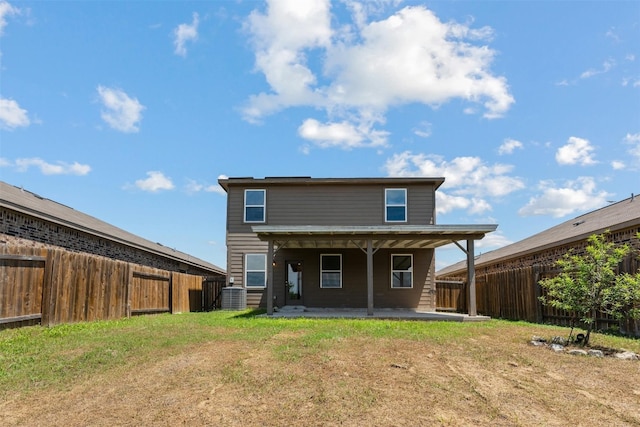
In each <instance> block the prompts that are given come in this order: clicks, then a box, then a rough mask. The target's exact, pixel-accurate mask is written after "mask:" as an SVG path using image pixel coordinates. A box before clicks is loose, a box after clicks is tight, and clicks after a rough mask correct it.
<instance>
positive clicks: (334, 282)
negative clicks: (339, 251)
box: [320, 254, 342, 288]
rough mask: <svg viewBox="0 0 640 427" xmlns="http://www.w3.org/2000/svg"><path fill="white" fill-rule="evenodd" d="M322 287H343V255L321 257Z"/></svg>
mask: <svg viewBox="0 0 640 427" xmlns="http://www.w3.org/2000/svg"><path fill="white" fill-rule="evenodd" d="M320 287H321V288H341V287H342V255H324V254H323V255H320Z"/></svg>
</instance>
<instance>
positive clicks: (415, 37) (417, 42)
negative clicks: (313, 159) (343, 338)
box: [243, 0, 514, 147]
mask: <svg viewBox="0 0 640 427" xmlns="http://www.w3.org/2000/svg"><path fill="white" fill-rule="evenodd" d="M390 3H392V4H394V5H395V4H396V3H395V2H390ZM377 5H378V6H379V5H385V3H378V4H377ZM347 6H348V7H349V9H350V10H351V11H352V14H353V16H352V19H353V21H352V23H353V24H354V25H343V23H336V24H335V29H334V27H332V25H331V24H332V21H331V18H332V16H331V13H330V3H329V1H328V0H324V1H320V0H318V1H313V2H300V1H297V0H272V1H270V2H269V4H268V7H267V10H266V12H265V13H261V12H259V11H257V10H256V11H253V12H252V13H251V15H250V17H249V19H248V21H247V24H246V29H247V30H248V31H249V32H250V34H251V35H252V40H253V45H254V49H255V58H256V62H255V66H256V70H257V71H259V72H261V73H263V74H264V76H265V78H266V81H267V83H268V85H269V88H270V91H268V92H262V93H259V94H256V95H253V96H251V97H250V98H249V100H248V102H247V104H246V105H245V107H244V109H243V113H244V118H245V119H246V120H248V121H250V122H259V121H260V120H261V119H262V118H264V117H265V116H267V115H269V114H273V113H275V112H277V111H279V110H282V109H285V108H290V107H297V106H312V107H315V108H318V109H322V110H324V111H325V112H326V114H327V116H328V120H326V124H325V125H322V126H323V127H325V128H327V129H323V131H324V132H327V133H329V134H330V138H328V139H322V140H321V141H323V142H324V143H325V144H324V145H323V146H337V145H344V146H347V147H349V146H354V145H353V144H354V140H355V139H357V138H358V137H357V136H355V135H348V137H347V138H334V135H335V133H336V132H337V131H338V130H339V129H338V128H337V127H336V126H334V125H336V124H338V125H339V127H343V128H350V129H352V130H353V129H362V128H363V127H364V128H367V129H372V128H373V125H374V124H376V123H384V121H385V117H384V115H385V113H386V111H387V110H388V109H389V108H392V107H394V106H398V105H403V104H413V103H420V104H423V105H428V106H431V107H433V108H437V107H438V106H440V105H442V104H444V103H446V102H448V101H450V100H452V99H456V98H459V99H463V100H465V101H467V102H470V103H473V104H481V105H483V106H484V108H485V112H484V116H485V117H487V118H496V117H500V116H502V115H503V114H505V113H506V112H507V111H508V109H509V108H510V106H511V104H512V103H513V102H514V100H513V97H512V96H511V94H510V93H509V89H508V86H507V82H506V79H505V78H504V77H496V76H494V75H492V74H491V72H490V69H489V68H490V65H491V63H492V61H493V58H494V56H495V51H493V50H492V49H490V48H489V47H487V46H486V44H479V43H476V42H477V41H486V40H488V39H489V38H490V37H491V35H492V30H491V29H490V28H489V27H484V28H480V29H473V28H471V27H470V26H469V25H466V24H458V23H455V22H441V21H440V20H439V19H438V17H437V16H436V15H435V14H434V13H433V12H431V11H430V10H428V9H426V8H425V7H406V8H404V9H402V10H400V11H398V12H396V13H395V14H394V15H392V16H389V17H387V18H386V19H383V20H380V21H370V22H368V21H367V19H368V16H369V13H370V12H371V10H372V8H371V4H369V3H366V4H362V3H358V2H347ZM376 12H378V10H376ZM310 57H313V59H314V61H313V62H311V61H309V58H310ZM316 60H317V61H316ZM316 62H319V63H320V66H319V68H322V71H321V72H322V74H321V75H319V74H318V73H319V72H320V71H319V70H318V71H316V70H314V69H312V67H311V66H310V65H309V64H310V63H314V64H315V63H316ZM309 120H313V121H311V122H310V121H309ZM346 122H349V123H346ZM305 123H306V125H305ZM305 123H303V125H301V128H303V129H304V127H305V126H310V125H313V124H315V125H317V124H319V123H320V120H318V119H315V118H309V119H307V121H306V122H305ZM316 128H317V131H318V132H320V128H319V126H316ZM380 132H384V131H375V132H369V133H367V132H362V131H360V133H359V135H360V136H364V137H365V138H366V139H365V140H361V141H359V142H358V143H357V146H375V145H378V143H379V141H380V139H379V138H380ZM384 134H385V135H386V132H384ZM305 135H307V134H301V136H302V137H303V138H305ZM309 135H310V136H311V137H316V136H317V133H316V132H311V133H310V134H309ZM369 138H374V139H375V140H367V139H369ZM312 141H314V142H317V141H318V140H316V139H312Z"/></svg>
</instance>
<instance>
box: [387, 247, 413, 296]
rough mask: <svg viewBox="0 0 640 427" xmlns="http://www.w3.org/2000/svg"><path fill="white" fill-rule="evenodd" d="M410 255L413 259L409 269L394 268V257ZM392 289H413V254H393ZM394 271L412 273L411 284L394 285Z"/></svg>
mask: <svg viewBox="0 0 640 427" xmlns="http://www.w3.org/2000/svg"><path fill="white" fill-rule="evenodd" d="M400 256H402V257H409V258H410V259H411V266H410V267H409V269H408V270H394V269H393V265H394V264H393V258H394V257H400ZM390 267H391V289H413V254H391V266H390ZM394 273H411V286H409V287H406V286H394V284H393V275H394Z"/></svg>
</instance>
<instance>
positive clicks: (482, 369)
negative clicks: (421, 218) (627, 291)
mask: <svg viewBox="0 0 640 427" xmlns="http://www.w3.org/2000/svg"><path fill="white" fill-rule="evenodd" d="M257 313H258V312H254V311H244V312H229V311H219V312H212V313H190V314H180V315H157V316H140V317H134V318H131V319H123V320H119V321H103V322H93V323H79V324H71V325H60V326H56V327H52V328H42V327H38V326H35V327H26V328H21V329H11V330H4V331H1V332H0V399H1V400H2V401H6V402H7V403H5V406H4V407H3V409H5V410H7V414H9V415H6V419H3V418H2V417H3V416H2V415H0V424H5V425H6V424H8V425H11V424H12V422H13V423H14V424H16V425H18V424H20V423H36V424H38V423H42V422H45V421H46V422H47V423H50V424H52V425H57V423H58V422H59V423H60V425H63V424H68V425H83V424H84V423H86V422H87V419H86V414H85V415H84V416H85V418H78V419H75V422H74V418H73V417H72V415H73V414H74V409H73V408H77V407H81V406H82V405H81V404H80V403H78V402H77V401H75V400H77V399H81V401H82V402H85V401H84V400H82V399H86V394H87V393H89V394H96V395H98V394H101V391H100V390H120V391H119V392H118V397H117V399H116V398H114V397H113V396H111V397H109V398H108V400H107V401H105V402H102V403H101V405H102V406H105V405H108V404H111V403H113V402H114V399H116V400H118V401H119V399H121V398H122V399H125V397H123V396H121V394H123V393H124V394H127V393H129V392H130V393H132V395H131V396H129V397H128V399H129V400H130V401H131V400H135V399H136V398H137V396H140V395H144V394H145V393H148V394H149V396H151V397H150V398H149V399H150V400H151V402H149V405H150V406H149V407H147V408H146V409H144V408H143V409H141V408H140V405H138V406H137V407H136V408H137V409H136V411H135V413H133V414H130V417H133V419H135V420H136V422H142V423H145V422H147V421H149V419H146V418H141V417H143V416H144V414H159V413H162V414H164V415H166V416H167V417H169V418H168V419H170V420H172V422H176V423H177V422H193V421H194V420H193V419H191V418H189V417H190V416H191V415H190V414H191V412H188V413H184V414H182V415H179V414H181V413H180V412H175V411H174V412H168V413H166V414H165V412H164V409H163V408H164V407H163V406H162V405H161V404H160V403H158V402H156V401H155V400H154V396H158V395H166V394H167V393H171V395H172V396H174V397H173V399H175V402H176V403H175V404H176V405H178V406H179V407H182V406H181V405H189V403H187V402H190V401H191V400H193V399H194V398H195V397H197V398H199V399H201V404H203V403H202V402H207V401H208V402H210V403H211V404H212V405H213V402H215V408H227V409H225V410H226V411H227V412H224V411H223V412H220V411H221V410H220V411H218V410H217V409H216V410H214V409H210V410H209V411H208V412H207V411H205V412H203V413H205V415H206V414H208V415H209V416H210V417H214V418H212V419H218V418H215V417H218V416H219V417H222V416H223V415H224V414H226V417H227V418H220V419H218V420H219V421H221V420H226V421H228V423H227V424H228V425H243V423H242V422H241V421H243V420H244V421H245V422H246V423H247V424H246V425H254V424H253V422H252V421H251V420H254V421H255V422H256V423H257V424H260V422H259V420H260V419H261V418H259V414H260V411H259V410H257V409H256V412H255V413H254V412H252V410H251V409H250V408H251V407H252V406H249V407H248V408H244V409H243V411H244V412H243V414H242V417H240V416H239V415H237V414H235V412H234V411H235V410H236V409H235V408H234V409H231V408H230V407H228V405H230V403H229V402H227V401H226V400H225V399H231V398H233V399H243V400H242V401H243V402H245V401H256V402H263V404H264V405H267V406H269V405H271V406H270V407H278V408H280V405H282V404H284V403H283V402H291V403H290V404H291V405H293V407H295V408H296V409H295V410H292V409H291V408H289V409H287V408H288V406H285V407H283V408H280V409H279V411H280V412H278V413H279V414H280V418H279V419H281V420H287V419H288V418H287V417H290V416H291V417H292V416H294V415H295V418H291V420H290V421H291V422H293V421H295V420H298V421H300V420H303V421H304V420H306V421H307V422H310V424H307V425H316V424H317V423H316V424H314V422H312V421H314V420H315V421H317V422H319V424H318V425H320V424H324V425H326V424H329V425H330V424H333V423H336V424H343V425H358V423H356V422H355V421H356V420H357V421H359V422H369V423H374V424H375V423H376V421H380V424H379V425H385V424H387V423H386V422H385V421H384V420H386V417H391V416H392V414H393V413H396V416H397V417H399V418H397V419H396V420H397V424H395V425H411V423H410V421H411V419H415V417H423V418H424V420H427V421H428V422H430V423H431V422H435V423H436V424H438V423H439V424H441V425H465V423H467V422H469V421H470V420H476V421H477V425H492V424H493V423H494V422H496V420H497V421H500V422H498V423H497V424H498V425H500V424H502V425H544V424H545V422H542V423H541V424H536V423H529V422H528V421H527V419H526V414H527V413H528V412H529V411H530V410H537V411H541V413H543V414H546V415H544V416H543V418H541V419H542V420H543V421H544V420H547V422H548V423H550V424H554V423H555V422H556V421H557V422H560V421H563V420H564V418H562V416H560V412H558V411H562V410H565V409H566V408H563V407H562V405H566V404H572V403H571V402H574V403H576V402H577V403H581V402H580V399H585V402H582V404H583V407H584V408H585V409H587V410H588V409H589V408H592V409H593V408H600V413H599V414H598V416H597V417H595V418H594V419H593V423H592V424H591V425H599V424H598V423H599V421H598V420H600V421H602V420H605V421H606V420H607V419H609V418H608V417H613V418H611V419H612V420H614V421H616V422H618V423H619V425H627V424H628V425H632V424H633V423H634V422H635V421H638V422H640V415H638V416H637V417H636V418H634V416H633V415H628V414H626V415H625V410H624V405H623V406H622V407H618V406H619V405H620V403H619V402H618V403H611V402H609V401H608V400H606V401H600V402H599V403H593V402H591V400H592V399H589V398H587V397H579V398H578V400H577V401H576V400H575V399H574V400H568V401H565V402H562V401H561V400H562V399H560V397H559V396H556V395H555V394H556V393H559V394H560V395H561V394H562V393H565V394H566V393H570V392H572V391H573V392H575V390H582V391H581V393H583V395H586V394H585V393H587V394H589V395H592V396H593V395H598V394H599V393H600V392H602V393H609V394H612V393H613V394H612V395H613V396H615V395H616V393H614V392H615V391H616V390H618V389H619V388H620V387H621V383H620V382H619V381H616V380H615V378H616V375H617V374H616V373H617V372H620V373H621V374H620V375H623V376H626V380H627V381H629V384H631V385H630V386H628V387H631V389H630V390H627V392H628V393H627V394H628V395H629V396H630V399H631V400H630V401H629V402H630V403H629V404H630V405H632V404H633V402H634V400H633V398H634V395H633V393H637V395H636V396H635V399H636V400H635V402H640V391H639V390H638V389H640V386H633V384H637V383H638V380H640V363H638V362H628V361H619V360H615V359H608V360H604V359H600V360H596V359H595V358H586V357H576V356H568V355H564V354H562V355H558V354H554V353H553V352H552V351H551V350H548V349H541V348H535V347H533V346H531V345H530V344H529V343H528V341H529V340H530V339H531V336H532V335H541V336H544V337H548V338H550V337H552V336H556V335H559V336H567V334H568V329H566V328H559V327H552V326H544V325H535V324H527V323H522V322H507V321H499V320H492V321H489V322H479V323H473V322H471V323H459V322H422V321H391V320H345V319H269V318H264V317H256V316H255V315H256V314H257ZM592 345H599V346H605V347H614V348H624V349H627V350H631V351H635V352H637V353H640V341H639V340H637V339H629V338H623V337H615V336H606V335H601V334H595V335H594V336H593V338H592ZM196 366H197V367H198V369H196ZM177 372H179V374H176V373H177ZM593 372H600V373H599V374H598V375H599V379H598V382H596V383H597V384H596V383H594V388H593V389H590V388H589V387H590V386H588V384H578V383H576V381H578V382H579V381H581V380H580V379H575V378H573V377H574V376H580V375H583V376H585V377H588V376H589V375H594V374H593ZM622 372H626V373H622ZM143 373H144V374H143ZM150 377H156V378H157V379H158V381H160V382H161V383H162V384H161V385H162V388H161V389H157V390H156V387H159V385H157V384H155V383H153V381H152V380H151V379H149V378H150ZM178 378H179V379H180V380H179V381H178ZM550 378H551V379H553V378H563V379H564V380H558V384H554V383H550V384H547V382H548V381H547V380H549V379H550ZM567 378H569V380H568V381H567ZM161 379H162V380H161ZM497 379H499V380H500V381H497ZM496 381H497V382H496ZM541 381H542V382H541ZM127 382H130V383H131V384H137V388H136V387H124V386H120V385H118V384H126V383H127ZM174 382H175V383H174ZM493 382H495V384H492V383H493ZM212 384H217V385H215V386H213V385H212ZM544 384H547V385H548V387H547V386H545V385H544ZM121 387H123V388H122V389H121ZM218 387H220V388H218ZM633 387H635V388H633ZM152 389H154V390H156V391H155V392H152V391H151V390H152ZM205 389H211V390H220V395H219V396H218V395H217V393H214V392H213V391H209V392H207V393H205ZM274 390H277V393H275V392H274ZM393 390H405V392H407V393H408V394H407V395H406V396H402V398H401V399H400V400H398V401H396V400H395V399H398V398H399V397H398V396H397V395H395V394H393V396H388V394H389V393H392V391H393ZM80 391H81V392H80ZM520 392H521V393H522V398H523V400H522V401H518V399H514V397H513V396H518V395H519V394H518V393H520ZM514 393H515V394H514ZM547 393H548V396H547ZM629 393H630V394H629ZM205 395H206V396H208V397H206V399H205V398H204V396H205ZM307 395H308V396H307ZM16 396H19V397H20V398H19V399H18V398H17V397H16ZM43 396H46V397H47V402H48V403H47V404H48V405H49V406H45V408H48V409H45V410H43V412H42V413H41V414H39V415H34V414H31V413H27V411H26V409H24V408H26V407H27V406H28V405H35V404H42V403H41V401H40V399H43V398H44V397H43ZM52 396H53V398H54V399H56V398H57V399H59V400H57V402H58V403H56V404H54V403H51V399H52ZM82 396H85V397H82ZM211 396H215V397H211ZM278 396H279V397H278ZM303 396H304V397H303ZM420 396H422V398H425V396H429V399H431V400H430V401H432V403H433V408H431V409H433V411H431V410H429V411H427V410H426V409H421V407H420V404H417V403H416V402H420V401H421V400H420ZM507 396H511V397H510V398H506V397H507ZM526 396H528V397H526ZM580 396H582V395H580ZM505 398H506V400H505ZM612 398H614V397H612ZM105 399H107V397H105ZM149 399H147V400H149ZM202 399H204V400H202ZM207 399H209V400H207ZM416 399H417V400H416ZM450 399H456V400H455V402H456V403H455V404H453V403H452V401H451V400H450ZM460 399H462V400H460ZM464 399H467V400H468V402H467V403H468V405H465V401H464ZM527 399H531V401H530V402H529V401H528V400H527ZM615 399H618V397H615ZM74 401H75V403H74ZM125 401H126V399H125ZM39 402H40V403H39ZM61 402H65V403H61ZM96 402H97V401H96ZM172 402H173V401H172ZM385 402H387V403H385ZM536 402H537V403H536ZM294 403H295V404H294ZM591 403H592V406H589V404H591ZM623 403H624V401H623ZM67 404H68V405H70V406H69V407H67ZM84 404H86V405H89V403H86V402H85V403H84ZM95 404H96V405H97V404H98V403H95ZM114 404H115V403H114ZM23 405H24V406H23ZM79 405H80V406H79ZM287 405H288V404H287ZM406 405H409V407H410V408H412V409H406V408H405V410H404V412H403V415H398V414H397V411H398V410H399V408H401V407H404V406H406ZM531 405H533V406H532V407H530V406H531ZM593 405H594V406H593ZM625 405H626V403H625ZM467 407H468V408H469V410H468V411H467V410H466V409H465V408H467ZM485 407H486V408H485ZM199 408H200V407H199ZM302 408H304V409H302ZM456 408H457V409H456ZM483 408H484V409H483ZM602 408H604V409H602ZM639 408H640V404H639V406H637V407H636V408H635V409H639ZM263 409H264V408H263ZM632 409H633V408H632ZM387 410H388V411H389V412H387ZM198 411H200V412H202V411H204V409H202V408H200V409H198ZM603 411H604V412H603ZM0 412H2V411H0ZM200 412H199V413H200ZM405 412H406V414H405ZM637 413H638V414H640V411H637ZM56 414H57V415H56ZM221 414H222V415H221ZM349 414H350V415H349ZM411 414H412V415H411ZM430 414H432V415H430ZM236 415H237V416H238V418H236ZM105 416H106V415H105ZM113 416H115V415H113V414H111V415H109V417H113ZM118 416H119V415H118ZM30 417H35V418H30ZM38 417H45V418H44V419H43V418H38ZM136 417H137V418H136ZM172 417H178V418H175V419H174V418H172ZM353 417H355V418H353ZM425 417H426V418H425ZM473 417H477V418H473ZM522 417H525V418H522ZM568 417H569V421H571V420H574V421H576V420H579V419H580V418H577V417H574V416H573V415H568ZM127 419H129V418H127ZM390 419H391V418H390ZM16 420H17V421H16ZM101 420H102V421H104V425H107V424H108V423H116V424H120V423H122V419H120V418H117V419H112V418H97V419H93V420H92V421H93V422H92V423H93V424H96V425H101V424H103V423H102V422H100V421H101ZM348 420H353V421H354V423H353V424H350V423H349V422H347V421H348ZM501 420H502V421H501ZM3 421H4V422H3ZM107 421H108V422H107ZM320 421H322V422H320ZM427 421H425V423H426V422H427ZM603 422H604V421H603ZM124 424H127V423H126V422H125V423H124ZM199 424H203V425H204V424H207V423H198V422H195V425H199ZM257 424H255V425H257ZM266 424H270V423H266ZM278 424H279V423H278V422H274V423H272V425H278ZM293 424H294V425H295V422H293ZM392 424H393V423H391V422H389V424H388V425H392ZM419 424H420V423H417V425H419ZM558 425H560V424H558Z"/></svg>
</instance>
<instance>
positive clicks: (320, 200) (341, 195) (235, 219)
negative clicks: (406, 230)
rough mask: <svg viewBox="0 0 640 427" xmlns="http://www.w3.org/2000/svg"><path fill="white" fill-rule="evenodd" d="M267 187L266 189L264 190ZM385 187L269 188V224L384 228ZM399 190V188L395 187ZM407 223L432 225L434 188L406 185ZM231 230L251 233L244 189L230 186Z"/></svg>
mask: <svg viewBox="0 0 640 427" xmlns="http://www.w3.org/2000/svg"><path fill="white" fill-rule="evenodd" d="M260 188H263V187H260ZM385 188H387V187H384V186H381V185H351V186H348V185H341V186H336V185H313V186H304V185H298V186H296V185H289V186H275V187H270V188H267V189H266V190H267V213H266V222H265V224H268V225H382V224H384V208H385V206H384V189H385ZM394 188H395V187H394ZM403 188H407V190H408V191H407V198H408V213H407V215H408V222H407V224H412V225H421V224H432V223H433V218H434V211H435V200H434V190H433V186H431V185H413V186H405V187H403ZM228 204H229V208H228V218H227V231H228V232H231V233H249V232H251V226H252V225H255V224H245V223H244V211H243V210H244V187H237V186H230V188H229V192H228Z"/></svg>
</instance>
